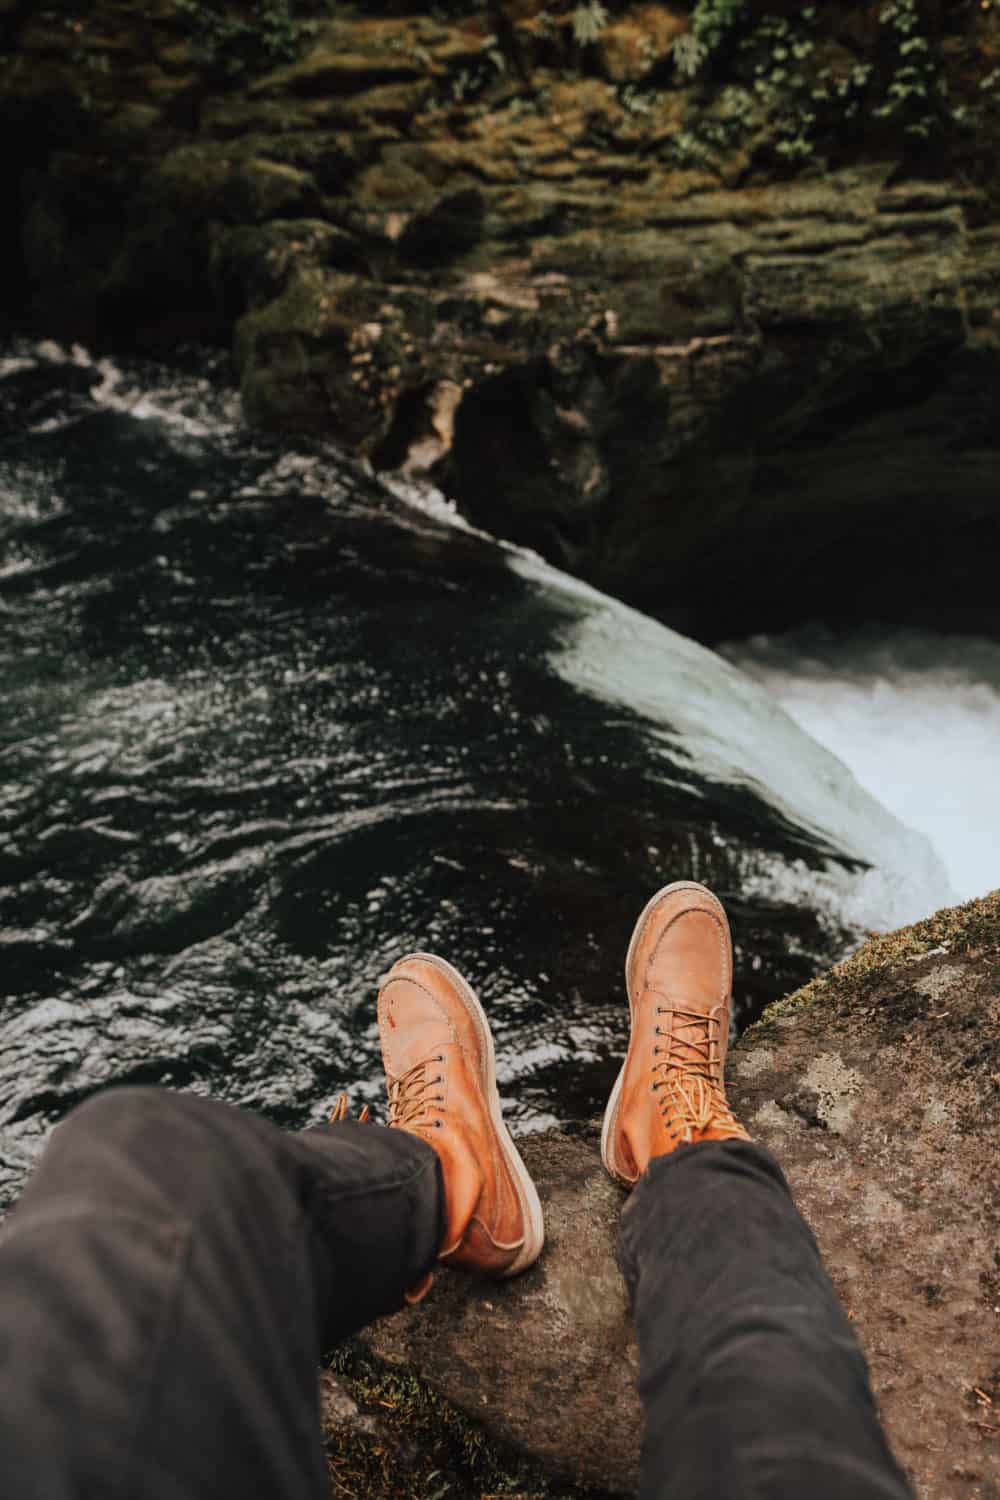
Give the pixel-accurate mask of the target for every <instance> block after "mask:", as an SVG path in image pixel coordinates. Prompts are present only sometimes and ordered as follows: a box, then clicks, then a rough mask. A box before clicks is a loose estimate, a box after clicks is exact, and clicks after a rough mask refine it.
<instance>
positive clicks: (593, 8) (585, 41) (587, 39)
mask: <svg viewBox="0 0 1000 1500" xmlns="http://www.w3.org/2000/svg"><path fill="white" fill-rule="evenodd" d="M607 24H608V13H607V11H606V10H605V8H604V6H603V5H602V4H601V0H584V3H583V4H582V5H578V6H577V7H576V9H575V10H574V12H573V40H574V41H575V42H577V43H578V44H579V46H581V47H587V46H589V45H590V44H591V42H596V41H597V39H598V37H599V36H600V34H601V32H602V31H603V30H604V28H605V26H606V25H607Z"/></svg>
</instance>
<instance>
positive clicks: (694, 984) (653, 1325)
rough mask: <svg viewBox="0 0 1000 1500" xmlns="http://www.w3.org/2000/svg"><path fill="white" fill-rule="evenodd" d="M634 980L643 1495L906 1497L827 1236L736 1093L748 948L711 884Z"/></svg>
mask: <svg viewBox="0 0 1000 1500" xmlns="http://www.w3.org/2000/svg"><path fill="white" fill-rule="evenodd" d="M625 977H626V988H627V990H628V999H629V1015H630V1021H631V1034H630V1038H629V1048H628V1053H627V1055H626V1058H625V1062H624V1064H623V1065H622V1070H621V1073H620V1074H619V1077H618V1079H617V1081H616V1084H615V1087H614V1090H613V1092H612V1095H611V1098H610V1100H609V1101H608V1107H607V1110H606V1112H605V1118H604V1129H603V1132H602V1137H601V1153H602V1156H603V1159H604V1163H605V1165H606V1167H607V1168H608V1171H609V1172H610V1173H611V1174H612V1176H613V1177H615V1178H616V1179H617V1180H618V1181H619V1182H621V1183H622V1184H623V1186H625V1187H634V1188H635V1191H634V1193H633V1196H632V1199H631V1201H630V1202H629V1204H628V1205H627V1207H626V1209H625V1212H624V1214H623V1218H622V1266H623V1270H624V1272H625V1276H626V1280H627V1281H628V1283H629V1287H630V1290H631V1293H632V1297H633V1304H634V1308H635V1317H636V1327H637V1332H638V1338H639V1367H640V1390H641V1393H642V1398H643V1406H644V1411H645V1418H646V1431H645V1439H644V1444H643V1457H642V1495H643V1496H644V1497H645V1500H652V1497H653V1496H657V1497H664V1496H676V1497H677V1500H736V1497H744V1496H745V1497H747V1500H800V1497H802V1496H808V1497H809V1500H832V1497H834V1496H837V1497H843V1500H846V1497H847V1496H850V1497H851V1500H905V1497H908V1496H909V1495H910V1490H909V1486H908V1485H907V1482H906V1480H905V1478H904V1477H903V1475H902V1473H901V1471H900V1470H899V1468H898V1467H897V1465H896V1463H895V1461H894V1460H893V1458H892V1455H891V1453H890V1452H889V1448H888V1444H887V1443H886V1440H885V1437H884V1435H883V1433H882V1430H881V1428H880V1426H879V1422H878V1417H877V1415H876V1412H875V1406H874V1402H873V1400H872V1395H871V1390H870V1387H869V1384H868V1373H867V1369H866V1366H865V1362H864V1358H863V1356H862V1354H861V1350H860V1348H859V1347H858V1344H857V1342H856V1340H855V1338H854V1335H853V1333H852V1331H851V1328H850V1325H849V1323H848V1321H847V1318H846V1317H845V1315H844V1312H843V1310H842V1308H841V1306H840V1304H839V1302H838V1300H837V1297H836V1294H835V1292H834V1290H833V1287H832V1286H831V1284H830V1282H829V1280H828V1279H827V1276H826V1273H825V1272H824V1270H823V1266H822V1263H821V1261H820V1258H819V1252H818V1250H817V1248H816V1244H815V1242H814V1240H813V1237H812V1235H811V1234H810V1232H809V1230H808V1228H807V1227H806V1225H805V1223H804V1221H803V1220H802V1218H801V1217H800V1215H799V1213H798V1211H797V1209H796V1208H795V1205H794V1204H793V1202H792V1199H791V1196H790V1194H789V1192H788V1187H787V1184H786V1183H785V1179H784V1177H783V1176H782V1174H781V1171H780V1169H779V1167H778V1165H777V1163H776V1162H775V1160H774V1158H773V1157H772V1156H771V1155H770V1153H769V1152H767V1151H765V1150H764V1149H763V1148H762V1147H760V1146H756V1145H754V1144H753V1143H752V1142H751V1140H750V1138H749V1136H748V1134H747V1132H746V1130H745V1129H744V1128H743V1126H742V1125H740V1124H739V1122H738V1121H737V1120H736V1119H735V1118H734V1117H733V1114H732V1111H731V1110H730V1108H729V1104H728V1101H727V1099H726V1093H725V1083H724V1067H725V1058H726V1046H727V1042H728V1035H729V1017H730V1007H731V995H730V990H731V987H732V945H731V942H730V937H729V926H728V923H727V921H726V914H725V912H724V910H723V908H722V905H721V903H720V902H719V901H718V899H717V898H716V897H715V896H713V895H712V893H711V891H708V890H706V889H705V887H704V886H701V885H698V884H697V883H696V882H694V881H677V882H675V883H674V884H672V885H669V886H665V887H664V888H663V890H662V891H658V892H657V894H656V895H655V896H654V897H653V898H652V900H651V901H650V902H649V903H648V904H647V906H646V908H645V910H644V911H643V912H642V913H641V915H640V917H639V920H638V922H637V923H636V928H635V932H634V933H633V936H632V941H631V943H630V944H629V950H628V957H627V959H626V964H625Z"/></svg>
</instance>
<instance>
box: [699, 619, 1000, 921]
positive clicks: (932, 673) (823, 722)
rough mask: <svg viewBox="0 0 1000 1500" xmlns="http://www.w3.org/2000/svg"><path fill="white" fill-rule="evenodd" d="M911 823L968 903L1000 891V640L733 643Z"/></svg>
mask: <svg viewBox="0 0 1000 1500" xmlns="http://www.w3.org/2000/svg"><path fill="white" fill-rule="evenodd" d="M723 650H724V654H725V655H726V657H727V658H728V659H729V660H730V661H731V662H733V663H734V664H735V665H736V666H738V667H740V668H741V669H742V670H743V671H744V672H746V673H749V674H750V675H751V676H752V677H754V678H755V679H756V680H757V682H759V683H760V684H761V685H762V686H763V687H765V688H767V689H768V691H769V692H770V693H771V694H772V695H773V696H774V698H775V700H776V701H777V702H778V703H779V704H780V705H781V707H782V708H783V709H784V710H785V711H786V712H787V713H788V714H790V715H791V717H792V718H793V719H795V721H796V722H797V723H798V724H800V725H801V726H802V728H803V729H805V730H806V732H807V733H808V734H810V735H812V737H813V738H814V739H816V740H818V741H819V742H820V744H822V745H825V746H826V747H827V748H828V749H829V750H831V751H833V753H834V754H835V755H836V756H838V757H839V759H840V760H842V761H843V762H844V764H845V765H846V766H848V767H849V768H850V770H851V771H853V773H854V775H855V776H856V777H857V779H858V781H859V782H860V783H861V785H862V786H863V787H865V788H866V789H867V790H868V791H869V792H871V793H872V795H873V796H874V797H877V798H878V800H879V802H881V803H882V804H883V805H884V806H885V807H887V808H888V809H889V810H890V812H893V813H895V815H896V817H897V818H899V819H900V821H901V822H903V823H906V824H908V825H909V826H910V827H911V828H915V829H917V830H918V831H919V832H921V833H924V834H926V835H927V837H928V838H929V839H930V840H931V842H932V844H933V845H934V847H935V849H936V850H937V852H938V853H939V854H940V856H941V858H942V860H943V862H944V865H945V868H946V869H947V871H948V876H949V879H950V881H951V884H952V885H953V886H954V888H955V891H956V893H957V895H958V896H959V897H960V899H962V900H968V899H970V898H971V897H973V896H981V895H984V894H985V893H986V892H987V891H991V890H994V889H996V888H997V887H998V886H1000V644H998V643H997V642H994V641H987V640H981V639H978V638H974V637H963V636H939V635H935V634H933V633H931V632H926V631H916V630H904V629H884V630H879V631H878V632H875V631H874V630H872V631H867V632H861V633H856V634H853V635H849V636H846V637H843V638H840V639H838V638H836V637H834V636H833V635H831V634H829V633H828V632H824V631H822V630H819V629H815V628H814V629H810V630H799V631H794V632H791V633H790V634H788V635H784V636H776V637H768V636H757V637H754V638H753V639H751V640H749V641H740V642H738V643H734V644H732V645H729V646H726V647H724V648H723Z"/></svg>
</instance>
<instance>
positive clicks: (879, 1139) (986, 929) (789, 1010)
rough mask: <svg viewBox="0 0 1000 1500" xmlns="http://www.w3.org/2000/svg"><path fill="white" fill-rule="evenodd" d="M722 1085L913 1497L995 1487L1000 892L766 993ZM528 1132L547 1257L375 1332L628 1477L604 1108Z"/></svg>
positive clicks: (531, 1446)
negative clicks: (864, 1366) (762, 1150)
mask: <svg viewBox="0 0 1000 1500" xmlns="http://www.w3.org/2000/svg"><path fill="white" fill-rule="evenodd" d="M730 1096H731V1099H732V1101H733V1103H734V1106H735V1108H736V1111H737V1113H738V1114H739V1115H740V1116H741V1117H742V1118H743V1119H744V1120H745V1121H746V1123H747V1124H748V1125H749V1127H750V1129H751V1131H752V1133H753V1135H754V1136H755V1138H756V1139H758V1140H760V1141H762V1142H763V1143H764V1144H765V1145H767V1146H769V1147H770V1148H771V1149H772V1150H773V1151H774V1152H775V1154H776V1155H777V1156H778V1158H779V1160H780V1161H781V1164H782V1166H783V1168H784V1170H785V1172H786V1175H787V1176H788V1179H789V1182H790V1184H791V1187H792V1190H793V1192H794V1194H795V1197H796V1200H797V1202H798V1204H799V1206H800V1208H801V1209H802V1212H803V1213H804V1214H805V1217H806V1218H807V1220H808V1221H809V1223H810V1225H811V1227H812V1229H813V1231H814V1233H815V1235H816V1237H817V1239H818V1241H819V1244H820V1248H821V1250H822V1252H823V1255H824V1258H825V1261H826V1265H827V1268H828V1270H829V1272H830V1275H831V1277H832V1279H833V1281H834V1283H835V1285H836V1287H837V1289H838V1291H839V1293H840V1296H841V1298H842V1300H843V1301H844V1303H845V1305H846V1307H847V1311H848V1316H849V1317H850V1318H851V1320H852V1321H853V1323H854V1325H855V1328H856V1330H857V1333H858V1336H859V1338H860V1340H861V1343H862V1346H863V1347H864V1350H865V1353H866V1355H867V1358H868V1361H869V1366H870V1369H871V1375H872V1381H873V1385H874V1389H875V1393H876V1397H877V1400H878V1403H879V1406H880V1409H881V1413H882V1418H883V1420H884V1422H885V1425H886V1428H887V1431H888V1433H889V1437H890V1440H891V1442H892V1445H893V1447H894V1449H895V1451H896V1453H897V1455H898V1457H899V1458H900V1460H901V1462H902V1463H903V1464H904V1466H905V1468H906V1469H907V1471H908V1473H909V1474H910V1476H911V1478H912V1480H913V1483H914V1486H915V1489H916V1491H917V1494H918V1495H919V1496H920V1497H921V1500H974V1497H976V1500H978V1497H983V1496H988V1495H991V1494H992V1493H993V1492H994V1489H995V1488H996V1486H997V1484H998V1482H1000V1469H998V1456H997V1448H996V1441H995V1439H996V1435H997V1416H996V1413H997V1410H998V1408H1000V1360H998V1351H1000V1341H998V1338H997V1330H998V1327H1000V1258H998V1256H1000V1204H998V1203H997V1199H996V1180H995V1178H996V1174H995V1171H993V1170H992V1168H993V1166H994V1165H995V1158H996V1141H997V1138H998V1129H1000V893H996V894H994V895H993V896H990V897H987V898H985V899H983V900H981V901H976V902H971V903H969V904H968V905H966V906H962V907H957V908H954V909H951V910H947V911H943V912H939V913H938V914H937V915H936V916H934V917H932V918H930V919H928V920H927V921H925V922H920V923H917V924H916V925H915V926H913V927H909V928H905V929H903V930H901V931H899V932H895V933H891V934H889V935H887V936H884V937H878V938H875V939H873V940H872V941H871V942H869V943H868V944H867V945H866V946H865V947H863V948H862V949H861V950H860V951H859V952H858V953H857V954H856V955H855V956H854V957H853V958H851V959H849V960H848V961H847V962H846V963H844V964H842V965H840V966H839V967H838V968H836V969H834V970H832V971H831V972H830V973H828V974H827V975H824V976H823V977H821V978H819V979H817V980H815V981H814V982H813V983H812V984H811V985H809V986H807V987H806V989H804V990H802V991H799V992H798V993H797V994H795V995H792V996H790V997H789V998H788V999H787V1000H785V1001H782V1002H778V1003H777V1004H776V1005H773V1006H772V1007H770V1009H769V1010H768V1011H766V1012H765V1014H764V1017H763V1019H762V1020H761V1021H760V1022H758V1024H757V1025H756V1026H754V1027H753V1028H752V1029H751V1030H750V1031H749V1032H747V1033H746V1034H745V1035H744V1036H743V1038H742V1039H741V1040H740V1042H739V1044H738V1045H737V1046H736V1048H735V1049H734V1051H733V1053H732V1055H731V1062H730ZM521 1144H522V1146H523V1151H524V1155H525V1159H526V1161H527V1162H528V1165H529V1167H530V1170H531V1171H532V1174H533V1175H534V1176H535V1178H536V1181H537V1182H538V1186H539V1191H540V1195H541V1198H542V1202H543V1205H544V1207H545V1213H546V1225H547V1236H548V1239H547V1248H546V1251H545V1253H544V1255H543V1257H542V1259H541V1260H540V1261H539V1263H538V1264H537V1266H535V1267H534V1268H533V1269H532V1270H531V1271H529V1272H528V1273H527V1274H526V1275H525V1276H523V1277H521V1278H519V1279H518V1280H516V1281H513V1282H505V1283H501V1284H498V1285H494V1284H488V1283H487V1284H483V1283H476V1282H474V1281H472V1280H471V1279H469V1278H463V1277H461V1276H460V1275H458V1274H449V1273H447V1272H446V1273H443V1274H441V1275H439V1276H438V1278H437V1280H436V1283H435V1286H434V1288H433V1290H432V1292H431V1294H430V1296H429V1297H428V1299H427V1300H426V1301H425V1302H424V1303H423V1304H421V1305H420V1306H419V1307H417V1308H415V1309H409V1310H407V1311H406V1312H404V1313H401V1314H399V1315H398V1316H397V1317H395V1318H392V1319H389V1320H387V1321H385V1322H383V1323H382V1324H380V1325H378V1326H376V1327H375V1328H374V1329H372V1330H371V1331H370V1333H369V1335H368V1336H367V1342H368V1346H369V1348H370V1349H371V1350H372V1351H373V1352H374V1353H375V1354H376V1355H377V1356H378V1357H379V1359H380V1360H382V1361H385V1362H387V1363H388V1366H389V1367H390V1368H392V1367H403V1368H405V1369H407V1370H409V1371H411V1372H415V1373H416V1374H417V1375H419V1376H420V1377H421V1378H422V1379H424V1380H425V1381H427V1382H429V1383H430V1385H431V1386H432V1387H433V1388H434V1390H436V1391H437V1392H438V1393H439V1395H440V1396H441V1397H443V1398H444V1399H445V1400H446V1401H447V1402H449V1403H451V1404H452V1405H453V1406H457V1407H459V1408H461V1409H462V1410H463V1411H464V1412H466V1413H467V1414H468V1416H469V1417H470V1418H471V1419H473V1420H474V1422H475V1423H476V1424H477V1425H478V1426H481V1427H482V1428H484V1429H485V1430H486V1431H487V1432H488V1433H489V1434H490V1435H491V1438H492V1439H493V1440H494V1441H499V1442H500V1444H501V1448H502V1449H503V1448H506V1449H507V1450H508V1451H513V1450H516V1451H520V1452H521V1453H523V1454H525V1455H528V1456H530V1458H531V1459H532V1460H533V1461H534V1462H535V1463H536V1464H538V1465H540V1466H541V1468H542V1470H543V1471H544V1472H546V1473H548V1474H549V1475H550V1476H553V1475H554V1476H557V1477H558V1476H561V1477H562V1478H563V1479H564V1480H566V1481H569V1482H573V1483H576V1484H579V1483H581V1482H586V1483H590V1484H595V1485H597V1486H599V1487H600V1488H602V1489H603V1490H605V1491H608V1492H613V1493H633V1492H634V1490H635V1486H636V1483H637V1475H638V1468H637V1462H638V1451H639V1442H640V1435H641V1416H640V1410H639V1405H638V1399H637V1397H636V1394H635V1375H636V1349H635V1345H634V1341H633V1335H632V1330H631V1324H630V1321H629V1316H628V1309H627V1303H626V1296H625V1289H624V1285H623V1283H622V1279H621V1276H620V1274H619V1272H618V1269H617V1267H616V1264H615V1259H614V1246H615V1238H616V1226H617V1220H618V1215H619V1211H620V1206H621V1202H622V1195H621V1193H620V1192H619V1190H618V1189H617V1188H616V1187H615V1185H614V1184H613V1183H612V1182H611V1180H610V1179H609V1178H608V1177H607V1176H606V1174H605V1173H604V1171H603V1169H602V1167H601V1163H600V1156H599V1142H598V1137H597V1133H596V1128H594V1129H588V1128H584V1129H582V1130H581V1131H580V1132H579V1133H573V1134H566V1133H563V1132H552V1133H549V1134H543V1135H534V1136H529V1137H527V1138H525V1139H524V1141H523V1142H522V1143H521ZM372 1378H373V1377H372V1375H371V1367H369V1374H368V1379H369V1381H371V1379H372ZM384 1378H386V1379H391V1378H392V1377H390V1376H386V1377H384ZM376 1384H377V1381H376ZM340 1441H341V1442H343V1441H344V1438H343V1436H341V1439H340Z"/></svg>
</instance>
